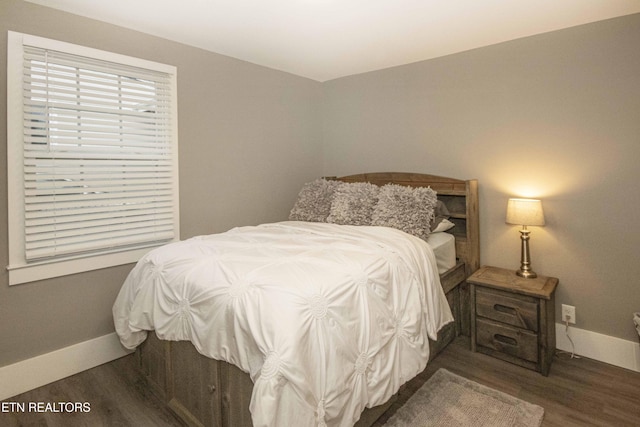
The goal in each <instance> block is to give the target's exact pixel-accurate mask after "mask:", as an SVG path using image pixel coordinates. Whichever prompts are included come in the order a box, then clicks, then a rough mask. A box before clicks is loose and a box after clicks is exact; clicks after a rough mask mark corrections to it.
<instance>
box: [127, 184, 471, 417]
mask: <svg viewBox="0 0 640 427" xmlns="http://www.w3.org/2000/svg"><path fill="white" fill-rule="evenodd" d="M327 179H337V180H340V181H344V182H370V183H372V184H376V185H385V184H388V183H394V184H399V185H406V186H411V187H431V188H432V189H433V190H435V191H436V192H437V193H438V199H439V200H442V201H443V202H444V203H445V205H446V206H447V208H448V210H449V212H450V213H451V218H450V220H451V221H452V222H454V223H455V224H456V226H455V227H454V228H453V229H451V231H450V232H451V233H452V234H453V235H454V237H455V244H456V257H457V264H456V266H455V267H453V268H451V269H450V270H448V271H447V272H445V273H444V274H442V275H441V276H440V281H441V282H442V287H443V289H444V291H445V294H446V296H447V301H448V302H449V305H450V307H451V310H452V312H453V315H454V318H455V319H456V321H455V322H453V323H450V324H448V325H447V326H445V327H444V328H442V330H441V331H440V332H439V333H438V340H437V341H431V340H429V345H430V350H431V351H430V359H432V358H433V357H435V356H436V355H437V354H438V353H439V352H440V351H442V349H444V348H445V347H446V346H447V345H448V344H449V343H450V342H451V341H452V340H453V339H454V338H455V337H456V336H457V335H458V334H460V333H462V334H464V335H469V292H468V287H467V284H466V282H465V280H466V278H467V277H468V276H469V275H470V274H471V273H473V272H474V271H475V270H477V269H478V268H479V259H480V246H479V221H478V183H477V181H476V180H467V181H464V180H458V179H452V178H445V177H440V176H434V175H425V174H417V173H390V172H385V173H368V174H359V175H350V176H344V177H340V178H337V177H327ZM136 364H137V367H138V369H139V371H140V373H141V375H142V377H143V379H144V381H145V382H146V384H147V385H148V386H149V387H150V388H151V390H152V391H153V392H154V393H155V394H156V395H157V396H159V397H160V398H161V399H162V400H163V401H164V402H166V403H167V404H168V406H169V407H170V408H171V409H172V410H173V411H174V412H175V413H176V414H177V415H178V416H179V417H180V418H181V419H182V420H183V421H185V422H186V423H187V425H189V426H199V427H200V426H206V427H209V426H213V427H245V426H246V427H251V426H252V422H251V414H250V412H249V402H250V401H251V392H252V389H253V383H252V382H251V379H250V378H249V375H248V374H246V373H244V372H243V371H241V370H240V369H239V368H237V367H236V366H234V365H231V364H229V363H226V362H222V361H218V360H214V359H210V358H208V357H205V356H203V355H201V354H199V353H198V352H197V351H196V350H195V347H193V345H192V344H191V343H190V342H188V341H179V342H175V341H162V340H159V339H158V338H157V336H156V335H155V334H154V333H150V334H149V337H148V338H147V340H146V341H145V342H144V343H143V344H142V345H141V346H140V347H139V348H138V349H137V350H136ZM394 400H395V397H394V398H391V399H390V401H389V402H387V403H386V404H384V405H380V406H377V407H375V408H371V409H367V410H365V411H364V412H363V414H362V416H361V418H360V420H359V421H358V423H357V424H356V426H358V427H364V426H370V425H371V424H373V422H374V421H375V420H377V419H378V418H379V417H380V416H381V415H382V414H383V413H384V412H385V411H386V410H387V409H388V408H389V406H391V404H392V403H393V401H394Z"/></svg>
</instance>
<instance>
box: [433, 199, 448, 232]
mask: <svg viewBox="0 0 640 427" xmlns="http://www.w3.org/2000/svg"><path fill="white" fill-rule="evenodd" d="M433 215H434V218H433V221H431V226H430V228H431V232H432V233H433V232H434V231H435V229H436V227H438V226H439V225H440V223H441V222H442V220H445V219H447V220H448V219H449V217H450V216H451V214H450V213H449V209H447V205H445V204H444V202H443V201H442V200H438V201H437V202H436V207H435V208H434V210H433ZM450 224H451V223H450ZM451 227H453V225H452V226H451ZM451 227H449V228H451ZM449 228H446V229H445V230H444V231H446V230H448V229H449ZM440 231H443V230H440Z"/></svg>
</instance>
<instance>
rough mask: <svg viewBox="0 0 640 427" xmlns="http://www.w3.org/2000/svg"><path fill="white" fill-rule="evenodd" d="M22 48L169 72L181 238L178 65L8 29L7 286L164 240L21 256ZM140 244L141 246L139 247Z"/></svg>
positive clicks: (113, 260)
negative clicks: (60, 255)
mask: <svg viewBox="0 0 640 427" xmlns="http://www.w3.org/2000/svg"><path fill="white" fill-rule="evenodd" d="M24 46H35V47H39V48H44V49H49V50H54V51H59V52H65V53H69V54H74V55H80V56H83V57H88V58H94V59H99V60H103V61H109V62H113V63H117V64H125V65H129V66H134V67H139V68H144V69H148V70H154V71H160V72H163V73H167V74H169V75H170V92H171V107H170V121H171V137H170V138H171V143H170V144H171V174H172V178H171V180H172V190H171V191H172V208H171V209H172V214H173V215H172V220H173V236H174V237H173V239H171V241H177V240H179V239H180V228H179V223H180V218H179V195H178V189H179V186H178V112H177V69H176V67H174V66H170V65H165V64H160V63H156V62H152V61H147V60H143V59H138V58H133V57H129V56H125V55H120V54H116V53H111V52H106V51H102V50H97V49H93V48H88V47H83V46H78V45H75V44H70V43H65V42H60V41H56V40H50V39H46V38H42V37H36V36H31V35H28V34H22V33H17V32H13V31H9V32H8V49H7V52H8V55H7V163H8V164H7V173H8V207H9V212H8V219H9V223H8V225H9V236H8V237H9V265H8V266H7V270H8V271H9V285H16V284H19V283H27V282H32V281H36V280H42V279H47V278H52V277H59V276H64V275H68V274H74V273H79V272H84V271H90V270H97V269H101V268H106V267H111V266H116V265H122V264H128V263H133V262H136V261H138V260H139V259H140V257H141V256H142V255H144V254H145V253H146V252H148V251H149V250H150V249H152V248H153V247H157V246H160V245H161V244H164V243H167V242H166V241H165V242H163V243H154V244H149V245H147V246H143V245H138V246H134V247H133V248H131V247H127V248H119V249H118V248H114V249H108V250H102V251H99V252H93V253H91V252H89V253H80V254H73V255H70V256H66V257H63V258H53V259H43V260H36V261H32V260H30V261H27V259H26V255H25V219H24V218H25V215H24V212H25V191H24V184H25V171H24V154H23V151H24V149H23V147H24V125H23V123H24V122H23V109H24V107H23V74H24V73H23V59H24ZM141 246H143V247H141Z"/></svg>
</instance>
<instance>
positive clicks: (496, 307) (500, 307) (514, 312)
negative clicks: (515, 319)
mask: <svg viewBox="0 0 640 427" xmlns="http://www.w3.org/2000/svg"><path fill="white" fill-rule="evenodd" d="M493 309H494V310H495V311H499V312H500V313H506V314H510V315H512V316H516V315H517V314H518V310H516V309H515V308H513V307H508V306H506V305H502V304H494V305H493Z"/></svg>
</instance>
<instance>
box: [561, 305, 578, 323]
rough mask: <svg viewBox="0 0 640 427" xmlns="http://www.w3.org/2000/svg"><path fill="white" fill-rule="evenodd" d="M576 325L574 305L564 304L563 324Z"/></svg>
mask: <svg viewBox="0 0 640 427" xmlns="http://www.w3.org/2000/svg"><path fill="white" fill-rule="evenodd" d="M567 320H569V323H576V308H575V307H574V306H572V305H567V304H562V323H564V322H566V321H567Z"/></svg>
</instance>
